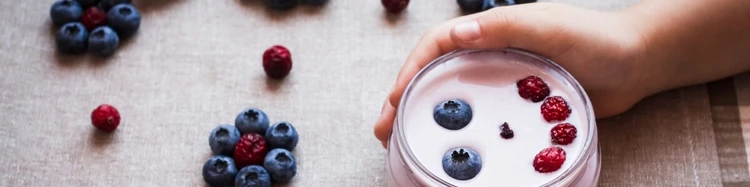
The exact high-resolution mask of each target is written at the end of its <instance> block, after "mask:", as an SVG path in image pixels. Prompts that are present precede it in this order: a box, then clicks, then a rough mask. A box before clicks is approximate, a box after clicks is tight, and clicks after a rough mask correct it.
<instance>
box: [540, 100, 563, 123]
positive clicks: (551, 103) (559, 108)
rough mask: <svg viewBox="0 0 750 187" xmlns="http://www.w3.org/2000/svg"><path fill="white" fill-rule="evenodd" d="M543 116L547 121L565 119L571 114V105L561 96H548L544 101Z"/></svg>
mask: <svg viewBox="0 0 750 187" xmlns="http://www.w3.org/2000/svg"><path fill="white" fill-rule="evenodd" d="M542 116H543V117H544V120H547V122H552V121H564V120H565V119H567V118H568V116H570V106H568V102H566V101H565V99H563V98H562V97H560V96H552V97H548V98H547V100H544V103H542Z"/></svg>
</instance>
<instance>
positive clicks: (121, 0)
mask: <svg viewBox="0 0 750 187" xmlns="http://www.w3.org/2000/svg"><path fill="white" fill-rule="evenodd" d="M131 3H133V0H101V2H99V7H101V8H102V9H104V11H109V10H110V9H111V8H113V7H115V6H116V5H120V4H131Z"/></svg>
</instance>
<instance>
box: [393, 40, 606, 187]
mask: <svg viewBox="0 0 750 187" xmlns="http://www.w3.org/2000/svg"><path fill="white" fill-rule="evenodd" d="M530 75H534V76H537V77H540V78H542V79H543V80H544V81H545V82H546V83H547V85H549V87H550V90H551V94H550V96H561V97H563V98H564V99H565V100H566V101H567V102H568V104H569V105H570V107H571V109H572V113H571V114H570V116H569V117H568V118H567V119H566V120H565V121H562V122H551V123H550V122H547V121H545V120H544V119H543V118H542V115H541V112H540V107H541V104H542V102H538V103H534V102H531V101H529V100H525V99H523V98H521V97H520V96H519V95H518V88H517V87H516V84H515V83H516V82H517V81H518V80H520V79H523V78H525V77H527V76H530ZM449 99H461V100H464V101H466V102H467V103H468V104H469V105H470V106H471V107H472V110H473V117H472V120H471V122H470V123H469V125H468V126H466V127H464V128H462V129H460V130H448V129H445V128H443V127H441V126H440V125H438V124H437V123H436V122H435V121H434V119H433V117H432V112H433V109H434V108H435V106H437V105H438V104H439V103H440V102H443V101H446V100H449ZM504 122H507V123H508V124H509V125H510V128H511V129H513V131H514V134H515V136H514V137H513V138H511V139H503V138H501V137H500V125H501V124H503V123H504ZM563 122H565V123H570V124H572V125H573V126H575V127H576V128H577V129H578V133H577V138H576V139H575V140H574V141H573V142H572V143H570V144H568V145H555V144H553V143H552V142H551V139H550V129H551V128H552V127H554V126H555V125H556V124H558V123H563ZM390 138H391V139H390V142H389V146H388V157H387V165H388V171H389V173H390V174H391V175H390V179H391V180H390V185H391V186H400V187H411V186H576V187H577V186H582V187H591V186H596V185H597V181H598V176H599V161H600V158H599V147H598V143H597V134H596V121H595V120H594V113H593V110H592V108H591V105H590V101H589V99H588V96H587V95H586V93H585V92H584V91H583V88H581V86H580V85H579V84H578V82H577V81H576V80H575V79H573V77H572V76H571V75H570V74H569V73H567V72H566V71H565V70H564V69H562V68H561V67H560V66H558V65H556V64H555V63H553V62H552V61H550V60H547V59H544V58H542V57H538V56H536V55H533V54H530V53H528V52H524V51H521V50H515V49H500V50H461V51H455V52H452V53H449V54H446V55H445V56H443V57H441V58H438V59H437V60H435V61H433V62H432V63H430V64H429V65H427V67H425V68H424V69H423V70H422V71H421V72H420V73H419V74H417V76H416V77H415V78H414V79H413V80H412V82H411V83H410V84H409V86H408V87H407V89H406V91H405V92H404V95H403V98H402V100H401V103H400V104H399V107H398V115H397V119H396V121H395V123H394V128H393V134H392V135H391V137H390ZM551 146H559V147H561V148H563V149H564V150H565V152H566V154H567V159H566V161H565V163H564V164H563V166H562V168H560V169H559V170H557V171H554V172H550V173H539V172H537V171H535V170H534V168H533V166H532V161H533V159H534V156H535V155H536V154H537V153H539V151H541V150H542V149H544V148H547V147H551ZM457 147H467V148H471V149H473V150H475V151H476V152H477V153H478V154H479V155H480V157H481V159H482V169H481V171H480V172H479V174H478V175H477V176H475V177H474V178H472V179H469V180H457V179H453V178H452V177H450V176H448V175H447V174H446V173H445V172H444V171H443V168H442V162H441V159H442V158H443V155H444V154H445V153H446V152H448V151H449V150H451V149H453V148H457Z"/></svg>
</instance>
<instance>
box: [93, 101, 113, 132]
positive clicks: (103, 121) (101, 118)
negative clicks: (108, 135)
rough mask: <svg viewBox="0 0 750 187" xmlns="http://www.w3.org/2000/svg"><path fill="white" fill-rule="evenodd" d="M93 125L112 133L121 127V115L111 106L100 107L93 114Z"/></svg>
mask: <svg viewBox="0 0 750 187" xmlns="http://www.w3.org/2000/svg"><path fill="white" fill-rule="evenodd" d="M91 124H93V125H94V127H96V128H98V129H99V130H102V131H105V132H112V131H114V130H115V129H117V126H119V125H120V113H119V112H118V111H117V109H116V108H115V107H112V106H110V105H107V104H102V105H99V107H96V109H94V111H93V112H91Z"/></svg>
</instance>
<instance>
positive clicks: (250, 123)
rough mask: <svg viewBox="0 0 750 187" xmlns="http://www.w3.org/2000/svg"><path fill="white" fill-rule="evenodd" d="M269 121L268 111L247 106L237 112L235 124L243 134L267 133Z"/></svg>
mask: <svg viewBox="0 0 750 187" xmlns="http://www.w3.org/2000/svg"><path fill="white" fill-rule="evenodd" d="M269 123H270V122H269V121H268V116H267V115H266V113H265V112H263V111H262V110H260V109H257V108H247V109H245V111H242V112H240V114H237V118H235V119H234V126H235V127H237V129H238V130H240V133H242V134H247V133H258V134H265V133H266V130H268V125H269Z"/></svg>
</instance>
